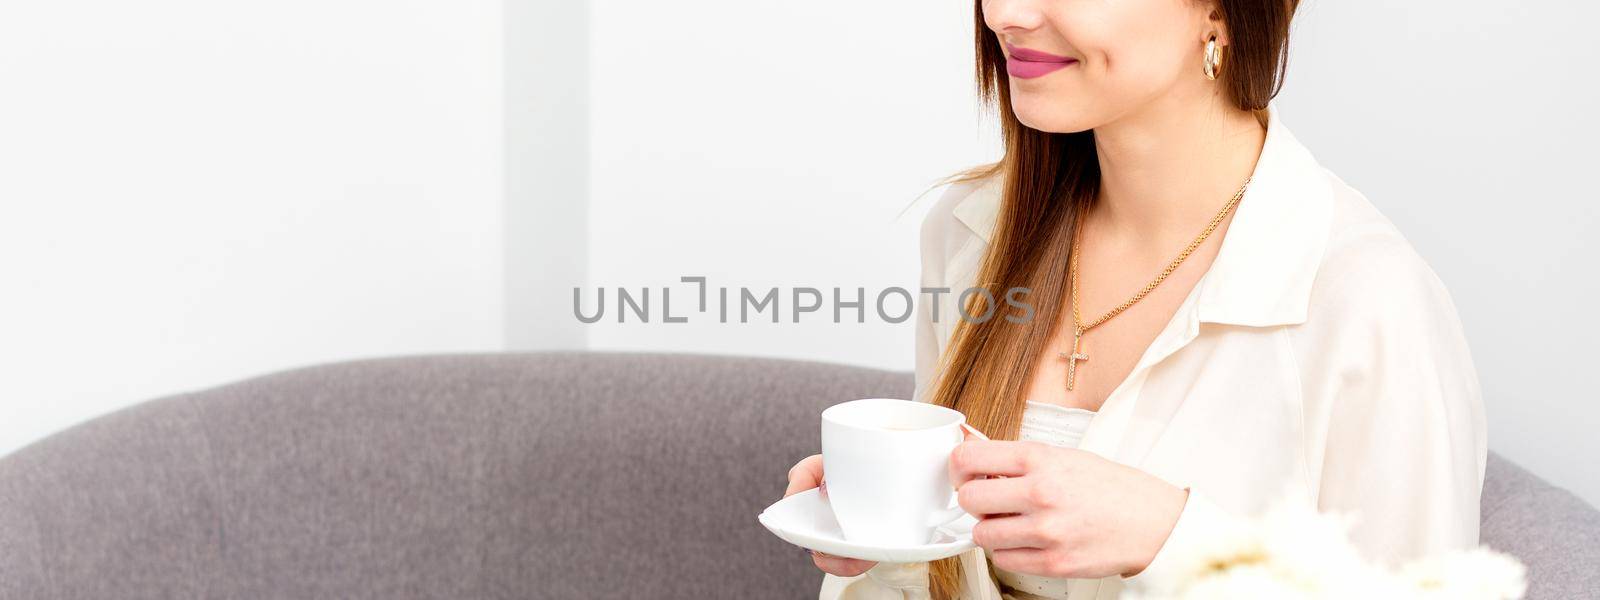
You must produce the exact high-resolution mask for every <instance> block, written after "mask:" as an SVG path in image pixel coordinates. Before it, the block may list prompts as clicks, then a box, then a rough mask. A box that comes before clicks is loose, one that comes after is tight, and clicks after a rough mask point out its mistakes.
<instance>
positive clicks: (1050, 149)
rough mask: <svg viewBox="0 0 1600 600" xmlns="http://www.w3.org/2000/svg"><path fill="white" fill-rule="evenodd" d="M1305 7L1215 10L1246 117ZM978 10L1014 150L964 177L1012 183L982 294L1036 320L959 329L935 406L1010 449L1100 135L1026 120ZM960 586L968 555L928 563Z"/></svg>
mask: <svg viewBox="0 0 1600 600" xmlns="http://www.w3.org/2000/svg"><path fill="white" fill-rule="evenodd" d="M1297 5H1298V0H1216V8H1215V10H1216V12H1217V13H1218V14H1219V15H1220V16H1221V18H1222V20H1223V22H1224V24H1225V25H1226V27H1227V31H1228V34H1229V37H1230V45H1229V47H1228V48H1227V54H1226V56H1225V61H1224V63H1223V69H1222V74H1221V77H1220V78H1221V81H1220V82H1219V83H1220V84H1221V85H1222V86H1223V89H1224V90H1225V93H1227V94H1228V95H1229V97H1230V99H1231V101H1232V102H1233V103H1234V104H1235V105H1236V106H1238V107H1239V108H1240V109H1242V110H1251V111H1261V110H1263V109H1265V108H1266V106H1267V102H1268V101H1269V100H1271V99H1272V97H1273V96H1275V95H1277V93H1278V90H1279V89H1280V87H1281V86H1282V83H1283V74H1284V71H1285V68H1286V66H1287V64H1286V63H1287V57H1288V40H1289V20H1290V18H1291V17H1292V16H1293V15H1294V11H1295V8H1296V7H1297ZM973 6H974V10H973V15H974V21H975V24H976V29H977V35H976V44H977V72H976V76H977V80H978V90H979V97H980V98H981V99H982V100H983V101H984V103H985V104H987V105H989V107H990V108H991V109H993V110H994V111H995V112H997V113H998V115H999V117H1000V125H1001V135H1002V136H1003V138H1004V141H1005V156H1004V158H1002V159H1001V160H1000V162H998V163H995V164H992V165H987V166H984V167H979V168H977V169H974V170H972V171H968V172H967V173H964V174H962V175H959V176H958V177H956V178H955V179H956V180H971V179H980V178H984V177H991V176H998V177H1003V178H1004V185H1003V186H1002V190H1003V192H1002V194H1003V199H1002V201H1001V203H1000V210H999V214H998V215H997V217H996V220H995V225H994V233H993V234H992V235H991V240H990V244H989V247H988V249H987V251H986V252H985V253H984V256H983V261H982V263H981V266H980V267H979V269H978V274H977V279H976V281H977V282H978V283H976V284H975V285H981V286H985V287H987V288H988V289H989V291H990V292H991V293H992V294H994V295H995V296H996V297H999V296H1000V295H1002V294H1004V291H1005V290H1009V289H1012V288H1016V287H1026V288H1028V289H1029V290H1030V292H1029V294H1028V295H1029V297H1030V301H1031V303H1032V304H1033V306H1034V307H1036V309H1037V311H1036V312H1035V313H1034V316H1033V319H1032V320H1031V321H1030V322H1029V323H1027V324H1026V325H1025V326H1021V327H1018V326H1016V325H1015V324H1013V323H1011V322H1009V321H1007V320H1006V319H1003V318H989V319H986V320H983V321H981V322H979V321H976V320H968V319H961V320H959V322H958V324H957V326H956V329H955V331H954V332H953V333H952V334H951V339H950V341H949V344H948V345H947V347H946V349H945V352H944V353H943V355H942V356H941V360H940V365H941V366H940V368H939V369H938V371H939V372H938V373H937V374H936V375H935V381H934V383H933V386H932V391H931V394H930V396H929V401H930V402H932V403H934V404H938V405H940V406H947V407H950V408H954V409H956V410H959V411H961V412H962V413H964V414H965V415H966V416H967V422H968V423H971V424H972V425H973V426H975V427H977V428H978V429H979V430H980V431H984V432H987V433H988V435H989V436H990V438H992V439H1008V440H1009V439H1016V438H1017V435H1018V433H1019V432H1020V430H1021V428H1022V409H1023V403H1022V400H1023V399H1022V393H1023V390H1024V386H1026V385H1027V383H1028V380H1029V378H1030V377H1031V376H1032V374H1033V373H1032V371H1033V365H1034V362H1035V360H1034V359H1035V357H1037V356H1039V355H1040V353H1041V352H1044V351H1045V344H1046V342H1047V341H1049V338H1050V334H1051V333H1052V332H1053V331H1054V330H1055V327H1056V325H1057V320H1058V319H1059V318H1060V316H1061V315H1060V313H1061V312H1062V311H1061V310H1060V308H1061V305H1062V302H1063V299H1064V298H1065V294H1066V293H1067V291H1068V290H1067V260H1068V251H1069V250H1070V248H1071V243H1072V236H1073V234H1074V232H1075V230H1076V229H1077V227H1078V223H1079V216H1080V215H1082V214H1083V213H1085V212H1087V210H1088V209H1089V208H1090V207H1091V206H1092V205H1093V203H1094V200H1095V197H1096V194H1097V192H1098V190H1099V186H1100V165H1099V161H1098V159H1097V157H1096V154H1095V145H1094V132H1093V131H1084V132H1079V133H1049V132H1043V131H1039V130H1036V129H1031V128H1029V127H1027V126H1025V125H1023V124H1022V123H1021V122H1020V121H1018V120H1017V115H1016V113H1015V112H1013V111H1012V110H1011V98H1010V95H1011V94H1010V83H1009V78H1008V76H1007V75H1006V68H1005V55H1004V53H1003V52H1002V51H1001V48H1000V40H999V37H998V36H996V35H995V33H994V31H992V30H990V29H989V28H988V27H987V26H986V25H985V24H984V18H983V1H982V0H974V2H973ZM1197 76H1198V73H1197ZM1258 115H1259V112H1258ZM984 296H985V295H984V294H971V295H970V296H969V297H970V298H971V300H970V301H969V302H970V304H969V308H968V309H967V314H971V315H984V314H987V311H988V310H989V309H988V307H986V306H984V304H985V302H986V300H987V299H986V298H985V297H984ZM998 308H999V307H996V310H998ZM990 576H991V577H993V572H992V571H991V573H990ZM961 577H962V574H961V563H960V559H959V558H958V557H951V558H946V559H942V560H937V561H933V562H932V563H930V564H929V591H930V592H931V594H932V596H933V598H934V600H952V599H954V598H956V597H957V596H958V594H959V593H960V581H961Z"/></svg>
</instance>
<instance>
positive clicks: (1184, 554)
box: [1124, 496, 1527, 600]
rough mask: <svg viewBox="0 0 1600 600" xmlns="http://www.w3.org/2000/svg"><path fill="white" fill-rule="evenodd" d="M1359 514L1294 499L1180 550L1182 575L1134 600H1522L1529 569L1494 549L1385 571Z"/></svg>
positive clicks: (1135, 593)
mask: <svg viewBox="0 0 1600 600" xmlns="http://www.w3.org/2000/svg"><path fill="white" fill-rule="evenodd" d="M1356 518H1359V516H1358V515H1340V514H1329V513H1319V512H1317V511H1316V510H1315V509H1313V508H1311V507H1310V506H1309V505H1308V504H1307V503H1305V502H1297V501H1295V498H1294V497H1290V496H1286V497H1284V498H1283V499H1282V500H1280V501H1279V502H1277V503H1276V504H1275V505H1274V506H1273V507H1272V508H1271V509H1270V510H1268V511H1266V512H1265V513H1263V514H1262V515H1261V516H1260V517H1258V518H1256V519H1252V520H1241V521H1239V522H1237V523H1234V524H1233V525H1232V526H1230V527H1228V528H1227V529H1226V530H1216V531H1208V532H1207V535H1206V536H1203V538H1202V539H1199V540H1197V541H1196V543H1195V544H1194V545H1193V546H1191V547H1188V548H1173V549H1172V550H1173V551H1174V552H1175V554H1174V555H1172V561H1173V564H1174V565H1175V568H1173V569H1171V571H1170V572H1172V573H1174V575H1173V576H1171V577H1169V578H1168V579H1167V580H1165V581H1149V582H1148V583H1146V584H1145V587H1146V588H1147V589H1143V590H1129V591H1128V593H1127V594H1125V595H1124V597H1125V598H1128V599H1129V600H1223V599H1227V600H1249V599H1255V598H1263V599H1267V598H1270V599H1272V600H1334V599H1339V600H1344V599H1348V598H1362V599H1363V600H1516V599H1519V598H1521V597H1522V595H1523V594H1524V593H1525V591H1526V587H1527V584H1526V581H1525V579H1524V576H1525V574H1526V569H1525V568H1524V567H1523V566H1522V564H1521V563H1519V562H1517V561H1516V559H1514V558H1511V557H1509V556H1507V555H1504V554H1500V553H1497V552H1493V551H1491V550H1489V549H1487V548H1478V549H1474V550H1469V551H1462V552H1453V553H1448V554H1444V555H1441V556H1435V557H1429V558H1426V559H1423V560H1420V561H1417V562H1414V563H1411V564H1408V565H1406V566H1404V567H1402V568H1401V569H1399V570H1398V571H1395V570H1389V569H1385V568H1383V567H1381V566H1379V565H1377V564H1375V563H1372V562H1370V561H1368V560H1367V559H1366V558H1365V557H1363V556H1362V555H1361V553H1360V551H1359V550H1358V549H1357V548H1356V547H1355V546H1354V545H1353V544H1351V543H1350V538H1349V530H1350V526H1351V524H1352V523H1353V522H1354V520H1355V519H1356Z"/></svg>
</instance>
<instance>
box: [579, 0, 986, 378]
mask: <svg viewBox="0 0 1600 600" xmlns="http://www.w3.org/2000/svg"><path fill="white" fill-rule="evenodd" d="M591 18H592V19H593V31H594V39H593V40H592V42H591V46H590V51H591V53H592V56H591V60H592V61H593V71H592V73H591V75H592V82H591V94H592V98H593V103H592V104H591V105H590V111H591V119H592V137H591V139H590V143H591V145H592V147H591V156H592V157H593V164H592V166H591V168H592V174H591V178H590V186H591V191H592V196H591V201H590V224H589V260H590V265H591V266H590V271H589V284H590V289H593V288H594V287H602V288H607V290H608V296H607V298H606V300H607V302H608V303H609V304H610V305H611V309H615V307H616V299H615V297H614V291H615V288H617V287H627V288H631V289H634V290H637V289H638V288H641V287H645V286H648V287H651V288H654V289H652V290H651V293H652V297H651V300H652V306H651V309H652V311H655V313H656V315H657V317H658V318H657V319H656V320H655V321H652V322H650V323H648V324H645V323H638V322H629V323H618V322H617V321H616V318H615V312H614V310H613V311H612V312H608V313H607V319H606V320H605V321H602V322H600V323H595V324H593V325H591V326H590V327H589V336H590V337H589V340H590V344H591V345H592V347H594V348H597V349H656V350H673V351H697V352H717V353H729V354H753V355H762V356H779V357H790V358H807V359H817V360H827V361H832V362H845V363H853V364H861V365H869V366H876V367H884V368H900V369H909V368H910V366H911V357H912V345H911V331H912V329H911V322H910V321H907V322H905V323H902V324H899V325H895V324H890V323H887V322H885V321H883V320H882V319H879V318H877V317H876V316H875V315H873V314H872V312H871V311H873V310H874V309H873V308H872V305H873V303H874V301H875V299H876V295H877V293H879V292H881V291H882V290H883V289H885V288H888V287H893V286H899V287H903V288H906V289H907V290H911V291H913V292H915V290H916V289H917V283H918V282H917V260H918V259H917V231H918V226H919V224H920V222H921V215H922V212H923V211H924V210H926V206H927V204H928V203H931V201H932V199H933V198H932V197H931V195H930V197H928V198H926V201H927V202H924V203H920V204H918V205H916V206H913V207H912V209H911V210H910V211H907V212H906V214H905V215H904V216H902V217H900V218H898V219H897V218H896V217H897V215H898V214H899V213H900V211H901V210H902V209H904V208H906V207H907V206H908V205H910V204H911V202H912V201H913V199H915V198H916V196H917V195H918V194H920V193H922V192H923V191H925V190H927V189H928V188H929V187H930V186H932V185H933V184H934V183H935V182H936V180H937V179H938V178H940V177H943V176H945V175H949V174H951V173H954V172H955V171H957V170H959V169H962V168H965V167H969V166H973V165H976V164H979V163H981V162H986V161H988V160H992V159H993V157H994V147H993V144H992V142H993V138H994V136H993V135H991V134H986V133H985V130H984V129H983V128H981V127H980V123H981V122H982V120H981V119H980V115H979V114H978V113H977V111H976V105H975V101H974V97H973V86H972V82H971V75H970V71H971V68H970V65H971V58H970V50H969V48H970V46H971V43H970V40H971V36H972V24H971V21H972V16H971V9H970V7H967V6H963V5H960V4H959V3H957V4H941V3H928V2H924V1H921V0H893V1H882V2H859V3H842V2H832V3H822V4H817V3H807V2H800V3H765V2H748V1H746V0H702V1H698V2H689V3H681V2H680V3H663V2H650V1H645V0H635V1H623V0H615V1H609V2H595V3H594V10H593V13H592V15H591ZM869 57H870V58H869ZM874 64H882V65H893V68H892V69H881V68H876V67H874V66H873V65H874ZM682 276H704V277H706V278H707V279H708V282H707V283H708V285H710V286H712V287H713V288H716V287H723V286H726V287H729V288H730V299H733V300H734V301H735V302H736V301H737V298H738V289H739V288H741V287H749V288H754V289H756V290H757V291H756V292H755V293H756V294H757V295H760V294H764V293H765V290H768V289H770V288H773V287H777V288H779V291H780V302H781V303H782V310H783V311H784V318H783V322H781V323H777V324H774V323H771V322H770V320H769V321H762V322H752V323H738V322H737V317H736V316H734V317H733V319H734V321H735V322H732V323H719V322H718V315H717V313H716V309H715V308H712V309H711V310H710V312H709V313H706V314H698V313H690V312H689V311H688V310H687V309H689V308H691V307H694V308H698V306H697V302H698V298H697V297H696V295H695V294H696V293H697V288H696V287H695V286H693V285H689V284H682V283H679V278H680V277H682ZM662 286H668V287H672V288H673V291H672V293H673V297H672V299H673V304H672V306H673V309H672V310H673V314H674V315H681V316H686V317H687V318H688V319H689V321H688V322H687V323H682V324H668V323H662V322H660V320H659V316H660V308H659V302H660V297H659V294H660V293H661V289H660V288H661V287H662ZM796 287H815V288H818V289H820V290H822V292H823V293H824V294H828V297H827V298H825V299H824V305H825V308H824V311H823V312H819V313H812V314H809V315H804V316H802V317H801V322H800V323H799V324H795V323H792V322H790V319H789V313H788V311H789V310H790V304H789V297H788V295H789V294H791V293H792V290H793V288H796ZM833 287H840V288H844V290H843V291H842V296H843V298H844V299H846V300H850V299H853V298H855V297H856V288H858V287H861V288H866V291H867V294H868V307H867V310H868V311H869V312H868V315H867V319H866V321H867V322H866V323H865V324H860V323H855V322H846V323H842V324H835V323H833V315H832V312H831V306H832V298H831V294H832V288H833ZM713 297H714V295H713ZM591 301H592V299H591ZM713 306H715V305H713ZM591 307H592V304H591ZM898 307H899V304H898V303H896V304H895V305H894V306H893V307H892V308H895V309H898ZM734 310H737V307H735V308H734ZM734 314H735V315H736V313H734ZM767 314H768V315H770V313H767ZM846 315H847V318H853V313H846Z"/></svg>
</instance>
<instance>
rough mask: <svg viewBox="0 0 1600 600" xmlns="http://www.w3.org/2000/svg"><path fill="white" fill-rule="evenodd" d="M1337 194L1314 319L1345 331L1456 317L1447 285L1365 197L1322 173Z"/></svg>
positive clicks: (1332, 175) (1316, 286)
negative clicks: (1354, 327) (1358, 326)
mask: <svg viewBox="0 0 1600 600" xmlns="http://www.w3.org/2000/svg"><path fill="white" fill-rule="evenodd" d="M1323 171H1324V173H1325V175H1326V177H1327V178H1328V185H1329V187H1330V189H1331V191H1332V196H1333V198H1332V203H1333V207H1332V211H1331V217H1332V218H1331V219H1330V222H1329V231H1328V241H1327V245H1326V247H1325V250H1324V253H1323V258H1322V261H1321V264H1320V266H1319V268H1318V271H1317V276H1316V279H1315V282H1314V283H1313V286H1312V307H1311V312H1312V313H1313V314H1317V313H1320V314H1321V316H1323V317H1324V318H1323V319H1321V320H1322V321H1323V322H1324V323H1331V324H1339V323H1342V324H1343V326H1344V327H1349V326H1351V325H1356V324H1357V323H1359V322H1362V321H1365V322H1368V323H1382V322H1390V321H1394V320H1397V319H1398V320H1410V319H1419V318H1435V317H1438V316H1440V315H1448V316H1450V317H1452V318H1453V317H1455V311H1456V308H1455V303H1454V301H1453V299H1452V298H1451V295H1450V292H1449V290H1448V288H1447V287H1446V286H1445V283H1444V281H1443V279H1442V278H1441V277H1440V276H1439V274H1438V272H1437V271H1435V270H1434V268H1433V267H1432V265H1430V264H1429V263H1428V261H1427V260H1426V259H1425V258H1424V257H1423V256H1422V254H1421V253H1420V252H1418V251H1417V248H1416V246H1414V245H1413V244H1412V243H1411V241H1410V240H1409V239H1407V237H1406V236H1405V234H1404V233H1402V232H1401V230H1400V228H1399V227H1398V226H1396V225H1395V224H1394V222H1393V221H1392V220H1390V219H1389V218H1388V216H1386V215H1385V214H1384V213H1383V212H1382V211H1381V210H1379V209H1378V207H1377V206H1376V205H1375V204H1373V203H1372V201H1370V200H1369V199H1368V198H1367V196H1366V194H1364V193H1362V192H1361V191H1360V190H1357V189H1356V188H1355V187H1353V186H1351V185H1350V184H1349V183H1347V182H1345V181H1344V180H1343V179H1342V178H1340V177H1339V176H1338V175H1337V174H1335V173H1333V172H1332V171H1330V170H1327V169H1326V168H1324V169H1323Z"/></svg>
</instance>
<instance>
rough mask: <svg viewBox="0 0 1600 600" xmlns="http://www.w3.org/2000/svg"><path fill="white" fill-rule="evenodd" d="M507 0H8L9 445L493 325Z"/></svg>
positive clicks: (4, 148) (480, 339)
mask: <svg viewBox="0 0 1600 600" xmlns="http://www.w3.org/2000/svg"><path fill="white" fill-rule="evenodd" d="M499 14H500V12H499V4H498V3H492V2H389V1H382V0H337V1H330V0H297V1H280V2H269V3H239V2H204V1H198V0H194V1H184V0H143V1H140V2H121V1H114V0H76V1H68V0H55V1H51V2H26V1H21V0H6V1H4V2H0V82H3V83H0V87H3V91H0V453H4V452H6V451H9V450H11V449H14V448H16V447H18V446H20V445H21V444H24V443H26V442H28V441H31V440H33V439H36V438H38V437H41V436H43V435H45V434H47V433H50V432H51V431H54V430H56V429H58V428H60V427H63V426H66V425H69V424H71V423H74V422H76V421H79V420H81V419H84V418H86V417H89V416H92V415H96V414H100V413H102V412H105V411H108V410H110V409H113V408H116V407H119V406H122V405H124V404H127V403H130V402H135V401H139V400H143V399H146V398H150V397H154V396H157V395H164V394H168V393H172V392H175V391H179V390H184V389H192V388H196V387H202V386H208V385H213V384H218V383H223V382H227V381H230V380H233V379H236V378H240V377H244V376H249V375H255V374H259V373H263V372H266V371H271V370H276V369H280V368H286V367H292V366H299V365H305V364H310V363H316V362H321V361H326V360H336V359H344V358H354V357H365V356H375V355H385V354H397V353H414V352H435V351H454V350H494V349H498V348H500V347H501V345H502V337H503V335H504V330H503V327H502V323H503V320H504V319H503V317H502V310H501V308H502V302H503V300H502V297H503V296H502V272H501V264H502V260H501V252H502V245H501V230H500V227H501V224H502V223H501V219H500V214H501V201H502V195H501V191H502V181H501V175H502V173H501V158H502V151H501V143H502V131H501V117H500V108H501V92H502V90H501V73H500V64H501V63H500V61H501V56H500V49H501V48H500V29H499V27H500V21H499Z"/></svg>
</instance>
